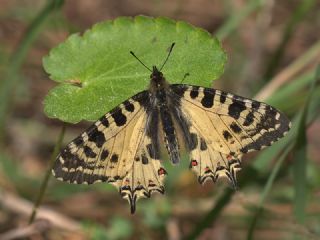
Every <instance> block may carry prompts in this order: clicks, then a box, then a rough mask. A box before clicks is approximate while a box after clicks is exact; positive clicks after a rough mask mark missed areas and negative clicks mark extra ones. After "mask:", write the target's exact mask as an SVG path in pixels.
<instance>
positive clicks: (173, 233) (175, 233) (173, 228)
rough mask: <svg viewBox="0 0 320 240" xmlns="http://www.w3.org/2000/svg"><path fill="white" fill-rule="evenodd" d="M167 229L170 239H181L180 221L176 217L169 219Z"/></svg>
mask: <svg viewBox="0 0 320 240" xmlns="http://www.w3.org/2000/svg"><path fill="white" fill-rule="evenodd" d="M166 230H167V235H168V239H169V240H179V239H181V232H180V230H179V225H178V221H177V220H176V219H173V218H172V219H169V220H168V221H167V224H166Z"/></svg>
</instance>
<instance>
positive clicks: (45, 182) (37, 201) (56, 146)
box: [29, 124, 66, 224]
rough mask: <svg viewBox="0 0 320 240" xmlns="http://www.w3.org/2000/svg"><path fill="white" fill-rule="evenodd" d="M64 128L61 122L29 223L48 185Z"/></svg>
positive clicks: (31, 221)
mask: <svg viewBox="0 0 320 240" xmlns="http://www.w3.org/2000/svg"><path fill="white" fill-rule="evenodd" d="M65 129H66V126H65V124H63V126H62V128H61V131H60V134H59V137H58V140H57V142H56V145H55V146H54V149H53V152H52V155H51V158H50V162H49V167H48V170H47V172H46V175H45V176H44V179H43V181H42V184H41V187H40V191H39V194H38V197H37V200H36V202H35V204H34V206H33V209H32V213H31V216H30V218H29V224H31V223H33V221H34V219H35V217H36V214H37V209H38V207H39V206H40V204H41V202H42V199H43V197H44V194H45V191H46V188H47V186H48V182H49V179H50V176H51V169H52V168H53V165H54V162H55V160H56V156H57V155H58V152H59V150H60V148H61V143H62V140H63V137H64V133H65Z"/></svg>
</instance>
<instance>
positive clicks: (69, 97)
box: [43, 16, 226, 123]
mask: <svg viewBox="0 0 320 240" xmlns="http://www.w3.org/2000/svg"><path fill="white" fill-rule="evenodd" d="M173 42H175V43H176V45H175V47H174V49H173V52H172V54H171V56H170V58H169V61H168V62H167V64H166V66H165V67H164V69H163V70H162V72H163V74H164V76H165V78H166V79H167V80H168V81H169V82H170V83H180V82H181V81H182V79H183V78H184V76H185V74H187V73H188V74H189V75H188V76H187V77H186V78H185V80H184V83H189V84H197V85H203V86H210V85H211V81H212V80H213V79H216V78H218V77H219V76H220V75H221V74H222V72H223V69H224V64H225V62H226V55H225V53H224V51H223V50H222V48H221V46H220V43H219V41H218V40H217V39H216V38H213V37H212V36H211V35H210V34H209V33H208V32H206V31H204V30H202V29H200V28H195V27H193V26H191V25H189V24H187V23H185V22H182V21H177V22H175V21H173V20H170V19H167V18H149V17H143V16H138V17H135V18H133V19H132V18H125V17H121V18H117V19H115V20H114V21H106V22H102V23H98V24H96V25H94V26H93V28H92V29H90V30H88V31H86V32H85V33H84V35H83V36H79V35H78V34H74V35H71V36H70V37H69V38H68V39H67V40H66V41H65V42H64V43H62V44H60V45H59V46H57V47H56V48H54V49H52V50H51V52H50V54H49V56H47V57H45V58H44V60H43V65H44V68H45V70H46V72H47V73H49V74H50V78H51V79H52V80H54V81H56V82H58V83H60V84H59V85H58V86H57V87H55V88H54V89H52V90H51V91H50V92H49V94H48V95H47V96H46V98H45V101H44V105H45V107H44V110H45V113H46V114H47V116H48V117H51V118H59V119H61V120H63V121H66V122H71V123H76V122H79V121H81V120H96V119H97V118H99V117H101V116H102V115H103V114H105V113H106V112H108V111H109V110H111V109H112V108H113V107H115V106H116V105H118V104H119V103H120V102H122V101H124V100H125V99H127V98H129V97H131V96H132V95H134V94H136V93H138V92H139V91H142V90H145V89H146V88H147V87H148V84H149V76H150V72H149V71H148V70H147V69H145V68H144V67H143V66H142V65H141V64H140V63H139V62H138V61H137V60H136V59H135V58H133V57H132V56H131V55H130V53H129V52H130V51H133V52H134V53H135V54H136V55H137V56H138V57H139V58H140V59H141V61H143V62H144V63H145V64H146V65H147V66H149V67H152V66H153V65H156V66H158V67H160V66H161V65H162V63H163V61H164V59H165V57H166V55H167V50H168V48H169V47H170V45H171V44H172V43H173ZM74 83H77V84H74Z"/></svg>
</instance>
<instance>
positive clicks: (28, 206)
mask: <svg viewBox="0 0 320 240" xmlns="http://www.w3.org/2000/svg"><path fill="white" fill-rule="evenodd" d="M0 205H1V206H2V207H3V208H5V209H9V210H10V211H12V212H15V213H18V214H21V215H25V216H30V213H31V212H32V208H33V204H32V202H30V201H28V200H26V199H23V198H20V197H19V196H16V195H14V194H12V193H8V192H2V191H0ZM37 219H46V220H48V221H49V222H50V224H51V225H52V226H53V227H57V228H60V229H64V230H67V231H79V230H80V229H81V225H80V224H79V223H78V222H76V221H74V220H72V219H70V218H68V217H67V216H64V215H62V214H60V213H57V212H55V211H54V210H51V209H48V208H46V207H39V208H38V210H37ZM0 239H2V238H0Z"/></svg>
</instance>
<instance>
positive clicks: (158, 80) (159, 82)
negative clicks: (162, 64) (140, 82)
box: [150, 66, 166, 90]
mask: <svg viewBox="0 0 320 240" xmlns="http://www.w3.org/2000/svg"><path fill="white" fill-rule="evenodd" d="M150 85H151V86H152V89H154V90H159V89H163V88H165V86H166V80H165V79H164V77H163V74H162V72H161V71H159V70H158V68H157V67H156V66H153V67H152V73H151V75H150Z"/></svg>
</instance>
